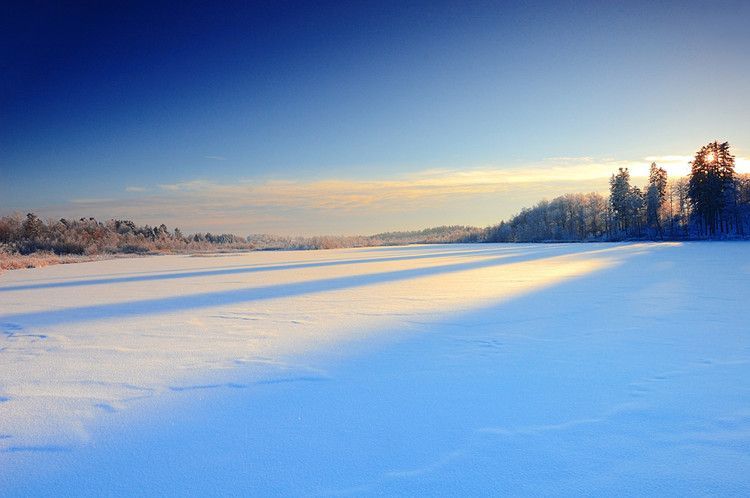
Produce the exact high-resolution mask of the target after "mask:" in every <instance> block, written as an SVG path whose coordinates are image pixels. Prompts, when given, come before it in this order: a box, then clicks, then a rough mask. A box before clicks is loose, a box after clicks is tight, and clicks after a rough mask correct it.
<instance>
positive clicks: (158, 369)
mask: <svg viewBox="0 0 750 498" xmlns="http://www.w3.org/2000/svg"><path fill="white" fill-rule="evenodd" d="M749 296H750V245H747V244H744V243H687V244H571V245H566V244H561V245H506V244H499V245H495V244H481V245H480V244H477V245H440V246H436V245H433V246H409V247H393V248H368V249H348V250H330V251H309V252H263V253H248V254H240V255H229V256H225V255H222V256H215V257H190V256H158V257H149V258H141V259H124V260H123V259H120V260H111V261H99V262H91V263H81V264H75V265H64V266H54V267H48V268H42V269H34V270H18V271H13V272H7V273H5V274H3V275H0V495H2V496H29V495H33V496H61V495H78V496H82V495H86V496H104V495H106V496H113V495H119V496H137V495H155V494H156V495H194V496H205V495H254V496H261V495H262V496H265V495H308V496H309V495H312V496H316V495H323V496H329V495H353V496H367V495H442V496H446V495H487V494H495V495H498V494H502V495H576V496H581V495H586V496H595V495H612V494H624V495H643V494H650V495H660V496H664V495H674V496H685V495H707V494H711V495H716V494H721V495H748V494H750V326H749V325H748V302H747V301H748V297H749Z"/></svg>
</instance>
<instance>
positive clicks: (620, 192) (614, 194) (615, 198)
mask: <svg viewBox="0 0 750 498" xmlns="http://www.w3.org/2000/svg"><path fill="white" fill-rule="evenodd" d="M631 194H632V192H631V187H630V172H629V171H628V168H620V169H619V170H618V172H617V174H614V175H612V177H611V178H610V179H609V202H610V204H611V206H612V213H613V216H614V220H615V223H616V224H617V228H618V229H619V230H621V231H624V232H627V230H628V228H629V227H630V218H631V214H632V202H631Z"/></svg>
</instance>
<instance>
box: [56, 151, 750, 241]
mask: <svg viewBox="0 0 750 498" xmlns="http://www.w3.org/2000/svg"><path fill="white" fill-rule="evenodd" d="M690 159H691V158H690V157H687V156H680V155H664V156H652V157H646V158H643V159H641V160H616V159H611V158H605V159H597V158H592V157H578V158H576V157H558V158H550V159H547V160H544V161H540V162H538V163H535V164H530V165H527V166H525V167H522V168H521V167H519V168H502V167H498V166H493V165H488V166H485V167H477V168H472V169H426V170H423V171H419V172H415V173H410V174H405V175H401V176H396V177H393V178H388V179H367V178H360V179H352V178H350V179H344V178H332V179H324V180H310V181H301V180H300V181H288V180H266V181H257V180H255V181H253V180H245V181H238V182H234V183H221V182H216V181H212V180H207V179H196V180H191V181H184V182H178V183H171V184H162V185H157V186H155V187H153V188H150V189H149V188H145V187H135V188H136V189H143V190H135V189H134V188H133V187H129V189H128V191H129V192H132V193H136V194H140V195H136V196H134V197H131V198H128V199H75V200H73V201H71V204H72V207H71V208H70V210H74V211H75V212H76V213H80V214H81V215H86V216H88V215H94V216H98V217H128V218H133V219H136V220H139V221H142V222H149V223H156V222H159V223H161V222H162V221H165V222H168V223H171V224H172V225H178V226H182V227H185V228H186V229H188V230H222V231H237V232H240V233H250V232H278V233H322V232H327V233H333V232H337V233H362V232H373V231H378V230H389V229H402V228H417V227H420V226H426V225H435V224H442V223H461V224H478V225H486V224H490V223H495V222H497V221H499V220H500V219H502V218H506V217H508V216H509V215H511V214H513V213H514V212H517V211H518V210H519V209H520V208H521V207H524V206H528V205H531V204H533V203H535V202H536V201H538V200H540V199H541V198H544V197H547V198H550V197H553V196H556V195H560V194H563V193H566V192H590V191H598V192H605V191H606V190H607V188H608V182H607V180H608V178H609V177H610V176H611V175H612V173H613V172H615V171H617V168H629V169H630V171H631V173H632V175H633V177H634V181H635V182H636V183H643V182H645V178H643V177H645V176H647V175H648V167H649V165H650V163H651V162H656V163H657V164H659V165H660V166H662V167H665V168H666V169H667V171H668V172H669V174H670V175H672V176H675V175H680V174H684V173H687V172H688V170H689V166H688V161H689V160H690ZM737 169H738V171H740V172H745V171H747V172H750V160H748V159H746V158H738V160H737ZM55 214H57V213H55Z"/></svg>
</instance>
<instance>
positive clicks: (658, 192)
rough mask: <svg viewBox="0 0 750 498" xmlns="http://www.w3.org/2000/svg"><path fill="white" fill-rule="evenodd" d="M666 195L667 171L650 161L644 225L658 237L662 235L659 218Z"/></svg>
mask: <svg viewBox="0 0 750 498" xmlns="http://www.w3.org/2000/svg"><path fill="white" fill-rule="evenodd" d="M666 197H667V172H666V170H665V169H664V168H659V167H657V166H656V163H651V167H650V168H649V174H648V187H646V225H647V226H648V228H649V229H650V230H651V231H653V232H656V233H657V234H658V235H659V237H660V238H661V237H663V236H664V231H663V227H662V223H661V219H662V209H663V206H664V201H665V199H666Z"/></svg>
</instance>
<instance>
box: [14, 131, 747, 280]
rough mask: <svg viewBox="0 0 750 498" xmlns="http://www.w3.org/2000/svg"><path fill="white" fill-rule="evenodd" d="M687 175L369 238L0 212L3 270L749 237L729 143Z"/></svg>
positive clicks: (743, 180)
mask: <svg viewBox="0 0 750 498" xmlns="http://www.w3.org/2000/svg"><path fill="white" fill-rule="evenodd" d="M690 166H691V171H690V174H689V175H688V176H687V177H681V178H676V179H670V178H668V176H667V172H666V171H665V170H664V169H663V168H660V167H659V166H658V165H657V164H651V167H650V174H649V178H648V183H647V184H646V185H644V186H643V187H642V188H641V187H638V186H637V185H634V184H633V182H632V179H631V177H630V172H629V171H628V170H627V168H621V169H619V171H617V172H615V173H614V174H613V175H612V177H611V178H610V182H609V183H610V189H609V195H608V196H605V195H602V194H600V193H596V192H594V193H588V194H580V193H577V194H565V195H562V196H560V197H556V198H554V199H552V200H542V201H540V202H539V203H537V204H536V205H535V206H533V207H530V208H525V209H523V210H521V212H520V213H518V214H517V215H515V216H513V217H512V218H511V219H509V220H507V221H502V222H501V223H499V224H497V225H494V226H490V227H487V228H477V227H471V226H441V227H436V228H429V229H425V230H419V231H405V232H388V233H380V234H376V235H369V236H315V237H285V236H274V235H250V236H246V237H245V236H238V235H234V234H212V233H196V234H189V235H186V234H183V233H182V232H181V231H180V229H179V228H174V229H169V228H167V227H166V226H165V225H163V224H162V225H159V226H153V227H152V226H149V225H143V226H141V225H137V224H136V223H134V222H133V221H130V220H116V219H112V220H108V221H104V222H102V221H98V220H96V219H94V218H80V219H78V220H69V219H64V218H63V219H59V220H47V221H45V220H42V219H40V218H39V217H37V216H36V215H35V214H33V213H28V214H26V215H25V216H22V215H18V214H16V215H12V216H5V217H2V218H0V268H17V267H25V266H39V265H41V264H46V263H53V262H65V261H66V260H65V257H68V256H71V255H73V256H82V257H88V258H94V257H96V256H99V255H116V254H155V253H179V252H184V253H193V252H226V251H241V250H274V249H333V248H340V247H366V246H379V245H403V244H414V243H457V242H580V241H590V242H597V241H599V242H603V241H625V240H696V239H727V238H732V239H741V238H747V237H748V236H749V235H750V175H747V174H737V173H736V172H735V158H734V156H733V155H732V154H731V152H730V146H729V144H728V143H727V142H723V143H719V142H716V141H715V142H711V143H709V144H707V145H705V146H703V147H701V148H700V150H698V151H697V152H696V154H695V158H694V160H693V161H692V162H691V164H690Z"/></svg>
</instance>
